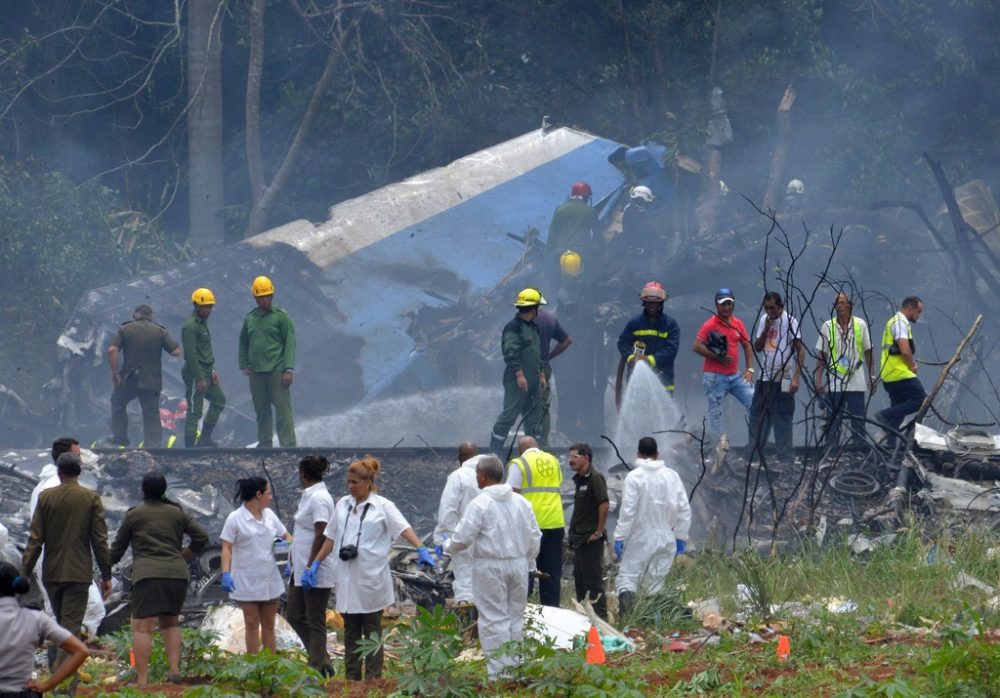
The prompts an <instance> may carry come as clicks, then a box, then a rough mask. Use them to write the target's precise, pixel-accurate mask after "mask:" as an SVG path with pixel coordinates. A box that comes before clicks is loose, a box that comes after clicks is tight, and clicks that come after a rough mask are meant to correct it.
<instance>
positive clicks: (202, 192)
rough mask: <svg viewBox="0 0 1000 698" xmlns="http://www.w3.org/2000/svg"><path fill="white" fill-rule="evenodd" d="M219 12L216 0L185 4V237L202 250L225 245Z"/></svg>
mask: <svg viewBox="0 0 1000 698" xmlns="http://www.w3.org/2000/svg"><path fill="white" fill-rule="evenodd" d="M219 10H220V4H219V2H218V0H189V2H188V46H187V83H188V102H189V106H188V113H187V134H188V238H189V240H190V241H191V245H192V246H193V247H194V248H195V249H196V250H198V251H199V252H203V253H204V252H209V251H211V250H216V249H219V248H220V247H222V245H223V244H224V243H225V226H224V224H223V220H222V215H221V212H222V208H223V206H224V189H223V166H222V44H221V32H220V27H221V24H222V17H221V13H220V12H219Z"/></svg>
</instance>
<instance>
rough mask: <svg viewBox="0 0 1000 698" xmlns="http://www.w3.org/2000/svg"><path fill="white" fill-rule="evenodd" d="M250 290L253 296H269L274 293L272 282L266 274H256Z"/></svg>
mask: <svg viewBox="0 0 1000 698" xmlns="http://www.w3.org/2000/svg"><path fill="white" fill-rule="evenodd" d="M250 290H251V291H253V297H254V298H257V297H258V296H271V295H274V284H272V283H271V280H270V279H269V278H267V277H266V276H258V277H257V278H256V279H254V280H253V284H252V285H251V286H250Z"/></svg>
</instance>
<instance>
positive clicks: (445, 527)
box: [434, 441, 482, 604]
mask: <svg viewBox="0 0 1000 698" xmlns="http://www.w3.org/2000/svg"><path fill="white" fill-rule="evenodd" d="M477 454H478V449H477V448H476V444H474V443H473V442H472V441H465V442H463V443H462V444H460V445H459V447H458V462H459V466H458V468H456V469H455V470H453V471H451V472H450V473H449V474H448V479H447V480H446V481H445V483H444V490H443V491H442V492H441V501H440V503H439V504H438V515H437V526H435V528H434V544H435V545H439V546H443V545H444V543H445V541H446V540H448V539H449V538H451V537H452V536H454V535H455V530H456V529H457V528H458V522H459V521H461V520H462V514H464V513H465V510H466V508H467V507H468V506H469V503H470V502H471V501H472V500H473V499H475V498H476V497H478V496H479V484H478V483H477V482H476V465H477V464H478V463H479V461H480V459H481V458H482V456H480V455H477ZM449 569H451V571H452V574H454V575H455V582H454V584H452V591H453V592H454V593H455V603H456V604H462V603H472V553H470V552H469V551H468V550H465V551H463V552H460V553H455V554H454V555H452V557H451V565H450V566H449Z"/></svg>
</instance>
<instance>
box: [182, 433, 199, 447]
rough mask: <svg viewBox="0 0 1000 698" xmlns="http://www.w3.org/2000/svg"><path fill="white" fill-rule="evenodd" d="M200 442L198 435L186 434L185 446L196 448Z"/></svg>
mask: <svg viewBox="0 0 1000 698" xmlns="http://www.w3.org/2000/svg"><path fill="white" fill-rule="evenodd" d="M197 443H198V437H197V436H191V435H190V434H184V448H194V447H195V446H196V445H197Z"/></svg>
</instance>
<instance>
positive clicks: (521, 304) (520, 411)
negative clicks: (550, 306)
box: [490, 288, 549, 451]
mask: <svg viewBox="0 0 1000 698" xmlns="http://www.w3.org/2000/svg"><path fill="white" fill-rule="evenodd" d="M544 304H545V299H544V298H542V294H541V293H539V292H538V289H535V288H526V289H524V290H523V291H521V292H520V293H519V294H517V300H515V301H514V307H515V308H517V315H516V316H515V317H514V319H513V320H511V321H510V322H508V323H507V324H506V325H505V326H504V328H503V335H502V336H501V339H500V347H501V350H502V352H503V361H504V373H503V411H501V412H500V416H499V417H497V421H496V424H494V425H493V433H492V435H491V436H490V448H491V449H492V450H494V451H499V450H500V449H502V448H503V445H504V442H505V441H506V440H507V433H508V432H509V431H510V428H511V427H512V426H513V425H514V422H515V420H516V419H517V417H518V415H524V433H525V434H527V435H528V436H537V435H538V434H539V430H540V426H541V422H542V420H543V418H544V417H545V415H546V413H547V412H548V409H549V406H548V405H547V404H545V401H544V398H543V395H544V393H545V391H546V390H547V388H548V382H547V380H546V378H545V372H544V371H543V370H542V354H541V344H542V343H541V340H540V339H539V336H538V327H536V326H535V318H537V317H538V306H540V305H544Z"/></svg>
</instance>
